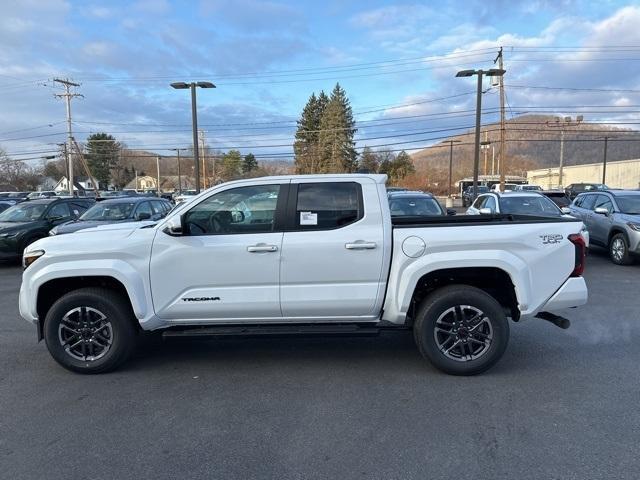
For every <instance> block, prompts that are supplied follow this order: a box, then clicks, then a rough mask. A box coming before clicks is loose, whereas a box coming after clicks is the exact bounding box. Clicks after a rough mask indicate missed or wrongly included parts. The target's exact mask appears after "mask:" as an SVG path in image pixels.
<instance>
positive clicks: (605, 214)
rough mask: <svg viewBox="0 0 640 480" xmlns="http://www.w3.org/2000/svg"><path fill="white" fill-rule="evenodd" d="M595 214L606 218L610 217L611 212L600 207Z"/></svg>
mask: <svg viewBox="0 0 640 480" xmlns="http://www.w3.org/2000/svg"><path fill="white" fill-rule="evenodd" d="M594 212H596V213H597V214H599V215H604V216H605V217H608V216H609V210H607V209H606V208H604V207H598V208H596V209H595V210H594Z"/></svg>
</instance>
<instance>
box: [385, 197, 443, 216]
mask: <svg viewBox="0 0 640 480" xmlns="http://www.w3.org/2000/svg"><path fill="white" fill-rule="evenodd" d="M389 208H390V209H391V215H392V216H394V217H397V216H404V215H411V216H418V217H419V216H425V215H443V212H442V209H441V208H440V204H438V202H437V201H436V200H435V199H433V198H428V197H409V198H392V199H391V200H390V201H389Z"/></svg>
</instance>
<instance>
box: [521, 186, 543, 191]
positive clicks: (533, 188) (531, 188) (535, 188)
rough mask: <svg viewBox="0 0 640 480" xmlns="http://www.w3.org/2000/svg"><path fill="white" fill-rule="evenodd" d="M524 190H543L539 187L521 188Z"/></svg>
mask: <svg viewBox="0 0 640 480" xmlns="http://www.w3.org/2000/svg"><path fill="white" fill-rule="evenodd" d="M521 189H522V190H536V191H537V190H542V188H541V187H539V186H538V185H522V187H521Z"/></svg>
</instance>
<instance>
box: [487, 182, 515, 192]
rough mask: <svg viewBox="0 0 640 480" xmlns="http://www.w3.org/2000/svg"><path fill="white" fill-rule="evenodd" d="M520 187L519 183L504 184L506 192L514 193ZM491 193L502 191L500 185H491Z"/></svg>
mask: <svg viewBox="0 0 640 480" xmlns="http://www.w3.org/2000/svg"><path fill="white" fill-rule="evenodd" d="M519 186H520V185H518V184H517V183H505V184H504V191H505V192H514V191H516V190H518V187H519ZM491 191H492V192H499V191H500V184H499V183H494V184H493V185H491Z"/></svg>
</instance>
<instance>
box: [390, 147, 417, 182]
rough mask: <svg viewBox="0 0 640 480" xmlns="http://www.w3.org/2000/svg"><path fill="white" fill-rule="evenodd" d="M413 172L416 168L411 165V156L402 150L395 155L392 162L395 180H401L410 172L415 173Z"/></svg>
mask: <svg viewBox="0 0 640 480" xmlns="http://www.w3.org/2000/svg"><path fill="white" fill-rule="evenodd" d="M415 172H416V169H415V167H414V166H413V162H412V161H411V157H410V156H409V154H408V153H407V152H405V151H404V150H402V151H401V152H400V153H399V154H398V156H397V157H396V159H395V161H394V162H393V170H392V173H393V177H394V178H395V179H396V180H402V179H403V178H405V177H406V176H408V175H411V174H412V173H415Z"/></svg>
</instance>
